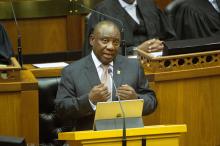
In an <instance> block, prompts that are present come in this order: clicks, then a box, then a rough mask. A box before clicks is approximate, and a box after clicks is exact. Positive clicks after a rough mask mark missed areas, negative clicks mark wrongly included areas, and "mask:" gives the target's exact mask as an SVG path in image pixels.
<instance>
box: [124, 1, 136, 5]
mask: <svg viewBox="0 0 220 146" xmlns="http://www.w3.org/2000/svg"><path fill="white" fill-rule="evenodd" d="M123 1H124V2H126V3H128V4H133V2H134V1H135V0H123Z"/></svg>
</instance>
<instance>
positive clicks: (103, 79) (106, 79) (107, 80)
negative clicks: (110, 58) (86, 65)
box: [101, 64, 112, 101]
mask: <svg viewBox="0 0 220 146" xmlns="http://www.w3.org/2000/svg"><path fill="white" fill-rule="evenodd" d="M101 68H102V69H103V72H102V75H101V82H102V83H103V84H104V85H105V86H106V87H108V91H109V92H110V93H111V91H112V87H111V77H110V75H109V73H108V68H109V65H103V64H102V65H101ZM110 100H111V98H110V99H109V100H108V101H110Z"/></svg>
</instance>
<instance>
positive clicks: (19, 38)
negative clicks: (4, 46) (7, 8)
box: [10, 0, 23, 67]
mask: <svg viewBox="0 0 220 146" xmlns="http://www.w3.org/2000/svg"><path fill="white" fill-rule="evenodd" d="M10 3H11V9H12V14H13V17H14V21H15V26H16V29H17V47H18V48H17V49H18V62H19V64H20V66H21V67H22V66H23V58H22V47H21V33H20V30H19V25H18V21H17V17H16V15H15V10H14V5H13V0H10Z"/></svg>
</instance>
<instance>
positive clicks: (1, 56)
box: [0, 24, 13, 64]
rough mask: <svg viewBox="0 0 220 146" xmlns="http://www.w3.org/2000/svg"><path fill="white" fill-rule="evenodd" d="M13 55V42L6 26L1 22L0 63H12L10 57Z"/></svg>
mask: <svg viewBox="0 0 220 146" xmlns="http://www.w3.org/2000/svg"><path fill="white" fill-rule="evenodd" d="M12 56H13V51H12V45H11V42H10V40H9V38H8V35H7V32H6V31H5V29H4V27H3V26H2V25H1V24H0V64H10V63H11V61H10V58H11V57H12Z"/></svg>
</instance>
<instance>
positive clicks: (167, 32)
mask: <svg viewBox="0 0 220 146" xmlns="http://www.w3.org/2000/svg"><path fill="white" fill-rule="evenodd" d="M157 11H158V12H157V13H158V16H159V19H160V32H159V33H160V34H159V39H160V40H164V41H168V40H176V39H177V36H176V32H175V30H174V28H173V25H172V24H171V22H170V21H169V19H168V17H167V16H166V15H165V14H164V13H163V12H162V11H161V10H160V9H157Z"/></svg>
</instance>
